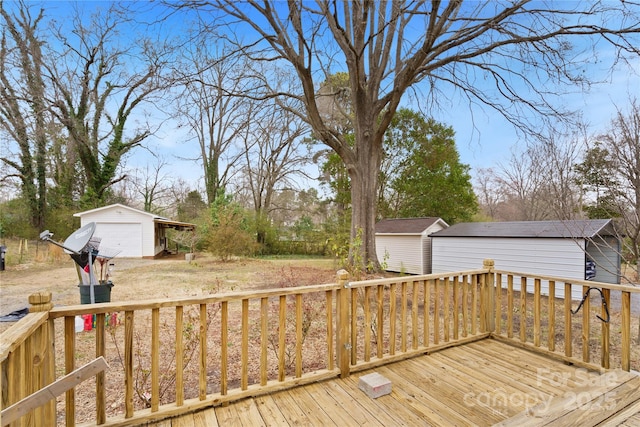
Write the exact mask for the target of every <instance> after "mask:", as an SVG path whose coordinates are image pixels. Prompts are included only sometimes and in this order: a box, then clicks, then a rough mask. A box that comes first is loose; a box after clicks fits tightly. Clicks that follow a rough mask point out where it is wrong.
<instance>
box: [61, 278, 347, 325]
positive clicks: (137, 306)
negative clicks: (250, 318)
mask: <svg viewBox="0 0 640 427" xmlns="http://www.w3.org/2000/svg"><path fill="white" fill-rule="evenodd" d="M336 287H337V285H336V284H335V283H331V284H324V285H312V286H299V287H288V288H275V289H266V290H257V291H241V292H227V293H220V294H214V295H203V296H197V297H183V298H161V299H149V300H139V301H129V302H105V303H97V304H77V305H69V306H64V307H54V308H53V309H51V311H50V312H49V315H50V317H51V318H52V319H58V318H61V317H65V316H74V315H77V314H98V313H108V312H113V311H137V310H150V309H160V308H175V307H179V306H186V305H198V304H215V303H221V302H224V301H227V302H237V301H242V300H243V299H257V298H270V297H279V296H281V295H284V296H289V295H296V294H309V293H314V292H326V291H331V290H335V289H336Z"/></svg>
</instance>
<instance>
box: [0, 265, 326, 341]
mask: <svg viewBox="0 0 640 427" xmlns="http://www.w3.org/2000/svg"><path fill="white" fill-rule="evenodd" d="M112 261H113V263H114V264H115V266H114V270H113V275H112V278H111V279H112V281H113V283H114V285H115V286H114V287H113V289H112V291H111V301H112V302H116V301H131V300H135V299H140V298H144V299H148V298H167V297H181V296H197V295H202V294H209V293H211V292H212V291H215V292H226V291H238V290H249V289H260V288H276V287H290V286H303V285H311V284H321V283H330V282H333V281H334V280H335V275H336V271H337V269H338V268H337V265H336V264H335V262H334V261H333V260H331V259H308V260H305V259H295V260H290V259H269V260H261V259H243V260H238V261H233V262H228V263H222V262H219V261H216V260H214V259H213V258H211V257H207V256H198V257H197V258H196V259H195V260H194V261H192V262H191V263H189V262H187V261H185V260H184V259H175V258H174V259H156V260H144V259H118V258H115V259H113V260H112ZM97 265H98V264H97V263H96V266H97ZM78 283H79V280H78V276H77V273H76V269H75V266H74V263H73V261H72V260H71V259H70V258H68V257H67V259H66V260H64V259H62V260H59V261H55V262H53V261H47V262H29V263H25V264H18V265H13V266H12V265H9V266H7V269H6V270H5V271H2V272H0V315H5V314H8V313H10V312H12V311H14V310H18V309H21V308H24V307H28V305H29V303H28V297H29V295H31V294H33V293H36V292H41V291H50V292H51V294H52V296H53V304H54V305H55V306H66V305H75V304H79V303H80V292H79V289H78ZM10 325H11V323H8V322H0V331H2V330H6V329H7V328H8V327H9V326H10Z"/></svg>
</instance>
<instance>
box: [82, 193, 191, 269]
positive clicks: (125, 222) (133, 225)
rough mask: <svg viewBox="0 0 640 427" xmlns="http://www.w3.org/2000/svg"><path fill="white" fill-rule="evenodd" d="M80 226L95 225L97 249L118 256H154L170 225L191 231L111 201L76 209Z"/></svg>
mask: <svg viewBox="0 0 640 427" xmlns="http://www.w3.org/2000/svg"><path fill="white" fill-rule="evenodd" d="M74 216H76V217H79V218H80V225H81V226H84V225H86V224H88V223H90V222H94V223H95V224H96V231H95V233H94V234H93V235H94V237H99V238H100V239H101V240H100V249H108V250H113V251H117V252H119V254H118V257H124V258H154V257H156V256H158V255H160V254H162V253H163V252H165V251H167V249H168V248H167V243H168V242H167V237H166V230H167V229H169V228H174V229H177V230H181V231H190V230H191V231H192V230H193V229H194V228H195V226H194V225H193V224H189V223H184V222H178V221H172V220H170V219H167V218H163V217H159V216H157V215H155V214H152V213H149V212H145V211H142V210H139V209H134V208H131V207H129V206H125V205H121V204H114V205H109V206H104V207H102V208H97V209H92V210H89V211H85V212H79V213H76V214H74Z"/></svg>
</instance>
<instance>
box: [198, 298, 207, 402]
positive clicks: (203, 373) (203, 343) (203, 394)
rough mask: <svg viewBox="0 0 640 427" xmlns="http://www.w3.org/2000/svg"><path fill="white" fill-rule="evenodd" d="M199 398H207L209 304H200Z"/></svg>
mask: <svg viewBox="0 0 640 427" xmlns="http://www.w3.org/2000/svg"><path fill="white" fill-rule="evenodd" d="M198 398H199V399H200V400H205V399H206V398H207V305H206V304H200V378H199V379H198Z"/></svg>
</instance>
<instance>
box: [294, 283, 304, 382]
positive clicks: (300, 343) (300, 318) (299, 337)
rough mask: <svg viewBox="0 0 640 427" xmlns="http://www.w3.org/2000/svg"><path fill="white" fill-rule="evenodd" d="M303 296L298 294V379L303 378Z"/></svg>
mask: <svg viewBox="0 0 640 427" xmlns="http://www.w3.org/2000/svg"><path fill="white" fill-rule="evenodd" d="M302 308H303V307H302V294H296V378H300V377H301V376H302V322H303V320H302Z"/></svg>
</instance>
